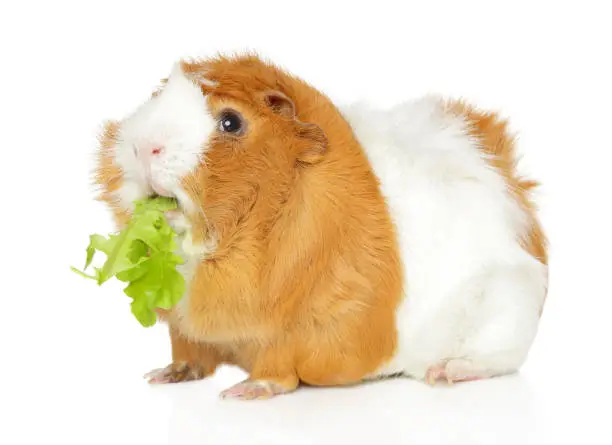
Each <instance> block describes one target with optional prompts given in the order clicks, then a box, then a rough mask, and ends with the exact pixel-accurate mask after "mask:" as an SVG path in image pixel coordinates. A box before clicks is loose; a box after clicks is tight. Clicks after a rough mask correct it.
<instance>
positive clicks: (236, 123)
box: [219, 110, 244, 134]
mask: <svg viewBox="0 0 612 445" xmlns="http://www.w3.org/2000/svg"><path fill="white" fill-rule="evenodd" d="M243 128H244V122H243V119H242V117H241V116H240V115H239V114H238V113H236V112H235V111H230V110H226V111H224V112H222V113H221V116H220V117H219V130H220V131H222V132H223V133H231V134H239V133H241V132H242V130H243Z"/></svg>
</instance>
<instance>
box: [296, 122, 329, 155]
mask: <svg viewBox="0 0 612 445" xmlns="http://www.w3.org/2000/svg"><path fill="white" fill-rule="evenodd" d="M297 124H298V127H297V136H298V139H299V141H300V142H299V144H300V147H299V153H298V158H297V159H298V161H299V162H301V163H302V164H310V165H312V164H316V163H317V162H319V161H320V160H321V159H323V155H325V152H326V151H327V136H326V135H325V132H324V131H323V130H322V129H321V127H319V126H318V125H316V124H309V123H302V122H297Z"/></svg>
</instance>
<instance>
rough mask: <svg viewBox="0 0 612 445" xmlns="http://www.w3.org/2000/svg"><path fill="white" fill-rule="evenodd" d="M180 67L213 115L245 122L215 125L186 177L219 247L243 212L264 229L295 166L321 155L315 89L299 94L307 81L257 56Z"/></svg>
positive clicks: (322, 137)
mask: <svg viewBox="0 0 612 445" xmlns="http://www.w3.org/2000/svg"><path fill="white" fill-rule="evenodd" d="M182 69H183V71H184V72H185V73H186V75H187V76H188V77H189V78H190V79H192V80H193V81H194V82H195V83H197V84H198V85H200V87H201V89H202V93H203V95H205V96H206V100H207V102H208V107H209V109H210V111H211V113H212V115H213V117H214V118H215V119H216V120H218V121H221V120H222V118H223V116H225V115H227V113H230V114H231V115H232V116H234V118H236V117H237V118H239V119H240V121H241V122H242V128H241V130H240V131H239V132H237V133H234V134H233V133H231V132H224V131H220V130H219V129H218V130H217V132H216V133H215V134H214V135H213V136H212V137H211V139H210V140H209V141H208V144H207V149H206V153H205V157H204V160H203V163H202V165H201V166H200V168H198V170H197V171H196V172H194V173H193V174H192V175H190V176H189V177H188V178H185V180H184V181H183V185H184V186H185V189H186V190H187V191H188V193H189V194H190V196H191V197H192V199H193V200H194V201H195V202H198V203H202V207H203V209H204V212H202V213H205V215H206V219H207V223H209V224H210V225H211V227H210V228H209V229H211V230H213V231H214V232H215V235H216V236H217V237H218V238H219V240H220V242H221V244H220V245H219V248H220V250H218V254H219V252H223V251H224V250H223V246H224V245H227V244H231V242H232V240H233V239H234V238H233V236H234V235H232V234H234V233H239V232H240V229H239V226H240V225H244V224H246V221H247V219H249V220H252V221H258V222H257V225H258V226H259V227H260V228H264V229H265V227H267V226H269V225H270V224H272V223H273V221H274V219H275V218H276V217H277V215H278V213H279V212H280V209H281V207H282V205H283V203H284V202H285V201H286V199H287V195H288V194H289V191H290V190H291V188H292V184H293V183H294V182H295V180H296V177H297V175H298V174H299V173H298V171H299V170H300V169H304V168H307V166H309V165H313V164H316V163H318V162H320V161H321V160H322V159H323V157H324V155H325V152H326V150H327V146H328V140H327V136H326V134H325V132H324V131H323V129H322V128H321V127H320V126H318V125H316V124H315V123H313V122H311V121H309V120H308V119H309V118H310V117H312V116H309V115H308V110H309V109H311V108H312V106H311V103H310V99H312V94H309V95H308V96H307V97H308V98H309V99H308V100H304V97H305V96H306V92H305V91H300V90H299V87H301V88H303V89H305V88H309V87H307V86H306V85H305V84H302V83H300V82H298V81H296V80H295V79H293V78H291V77H290V76H289V75H288V74H286V73H284V72H282V71H280V70H279V69H278V68H276V67H274V66H272V65H268V64H265V63H264V62H262V61H261V60H260V59H257V58H254V57H250V56H246V57H239V58H235V59H230V58H223V57H220V58H217V59H207V60H205V61H201V62H186V61H184V62H182ZM309 91H310V90H309ZM256 202H257V205H256ZM247 214H248V218H247ZM196 224H198V225H200V226H202V225H203V224H204V222H203V221H199V222H196ZM198 232H200V230H199V231H198ZM205 232H206V231H205V230H204V228H202V230H201V233H205Z"/></svg>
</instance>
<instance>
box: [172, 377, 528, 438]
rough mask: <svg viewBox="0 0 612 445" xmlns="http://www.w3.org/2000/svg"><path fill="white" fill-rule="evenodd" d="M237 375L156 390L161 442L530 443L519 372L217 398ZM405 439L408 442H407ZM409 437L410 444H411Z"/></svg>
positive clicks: (524, 388) (524, 383)
mask: <svg viewBox="0 0 612 445" xmlns="http://www.w3.org/2000/svg"><path fill="white" fill-rule="evenodd" d="M242 377H243V375H242V374H241V373H239V372H237V371H234V370H233V369H229V368H225V369H222V370H221V371H220V372H218V373H217V375H216V376H215V377H214V378H213V379H209V380H206V381H202V382H196V383H189V384H184V385H180V386H178V385H175V386H173V387H166V389H163V392H164V393H165V395H167V396H168V397H169V398H170V399H171V403H172V412H171V415H170V425H169V430H168V433H169V443H177V444H183V445H188V444H196V443H197V444H202V443H206V444H217V443H218V444H227V443H232V444H233V443H236V444H240V443H249V444H259V443H262V444H263V443H266V444H276V443H278V444H328V443H329V444H340V443H344V441H346V440H348V438H350V442H351V443H353V444H354V443H364V444H365V443H372V444H374V443H377V441H378V440H380V439H381V438H386V439H394V440H399V443H424V442H423V441H424V440H425V441H426V443H445V444H446V443H470V444H477V443H508V444H510V443H512V444H524V443H529V442H530V432H531V431H533V429H534V417H533V397H532V392H531V389H530V387H529V384H528V383H527V381H526V380H525V378H524V377H522V376H521V375H513V376H508V377H503V378H498V379H492V380H489V381H483V382H472V383H469V384H457V385H453V386H452V387H449V386H447V385H442V384H441V385H439V386H437V387H434V388H432V387H429V386H426V385H424V384H422V383H419V382H415V381H411V380H408V379H394V380H389V381H383V382H376V383H371V384H367V385H360V386H355V387H351V388H330V389H320V388H300V390H299V391H297V392H295V393H293V394H290V395H285V396H281V397H276V398H274V399H270V400H266V401H255V402H240V401H228V400H220V399H219V398H218V397H217V393H218V392H219V391H220V390H221V389H223V388H224V387H225V386H227V385H230V384H232V383H234V382H235V381H238V380H240V379H241V378H242ZM411 441H412V442H411ZM414 441H417V442H414Z"/></svg>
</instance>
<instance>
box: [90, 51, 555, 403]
mask: <svg viewBox="0 0 612 445" xmlns="http://www.w3.org/2000/svg"><path fill="white" fill-rule="evenodd" d="M507 127H508V125H507V121H506V120H505V119H502V118H500V117H499V116H498V114H497V113H495V112H492V111H481V110H478V109H477V108H476V107H474V106H472V105H469V104H467V103H465V102H463V101H457V100H453V99H449V98H445V97H443V96H441V97H438V96H426V97H424V98H420V99H418V100H414V101H411V102H405V103H402V104H400V105H397V106H395V107H391V108H388V109H374V108H370V107H367V106H364V105H352V106H346V107H338V106H336V105H335V104H334V103H332V101H331V100H330V99H329V98H328V97H327V96H326V95H325V94H323V93H322V92H320V91H318V90H317V89H315V88H314V87H312V86H310V85H309V84H308V83H306V82H305V81H304V80H302V79H300V78H298V77H296V76H295V75H293V74H290V73H289V72H287V71H285V70H283V69H281V68H280V67H278V66H276V65H275V64H273V63H272V62H270V61H267V60H264V59H262V58H261V57H259V56H257V55H253V54H247V55H238V56H232V57H226V56H216V57H213V58H207V59H189V60H187V59H182V60H180V61H178V62H177V63H175V64H174V66H173V68H172V70H171V72H170V74H169V76H168V77H167V78H165V79H163V80H162V82H161V86H160V87H159V88H158V89H157V90H155V91H153V92H152V94H151V97H150V98H149V99H148V100H147V101H146V102H145V103H143V104H142V105H140V106H139V107H137V108H136V109H135V111H133V113H131V114H130V115H128V116H127V117H125V118H124V119H122V120H119V121H110V122H108V123H106V125H105V127H104V130H103V132H102V135H101V138H100V146H99V151H98V153H99V156H98V157H97V166H96V174H95V181H96V183H97V184H98V185H99V186H100V195H99V199H101V200H102V201H103V202H104V203H106V205H107V206H108V207H109V208H110V209H111V210H112V213H113V215H114V218H115V220H116V222H117V225H118V227H121V226H122V225H124V224H125V223H126V221H128V219H129V217H130V214H131V211H132V203H133V201H134V200H136V199H141V198H145V197H147V196H155V195H161V196H169V197H175V198H176V199H177V201H178V203H179V211H178V212H175V213H174V214H172V215H169V218H170V221H171V223H172V224H173V226H174V227H175V229H176V231H177V233H178V236H179V237H180V239H181V248H180V254H181V255H182V256H183V258H185V263H184V264H182V265H181V266H180V267H181V273H183V274H184V276H185V279H186V282H187V291H186V293H185V295H184V296H183V297H182V299H181V301H180V302H179V303H178V304H177V305H176V306H175V307H174V308H172V309H171V310H169V311H167V312H160V320H162V321H163V322H165V323H167V325H168V328H169V336H170V342H171V346H172V363H171V364H170V365H168V366H167V367H164V368H160V369H157V370H154V371H152V372H151V373H149V374H147V378H148V379H149V382H151V383H170V382H180V381H186V380H195V379H201V378H204V377H207V376H210V375H212V374H213V373H214V372H215V369H216V368H217V367H218V366H219V365H222V364H229V365H235V366H238V367H240V368H242V369H243V370H245V371H246V372H247V373H248V375H249V377H248V378H247V379H246V380H244V381H242V382H239V383H237V384H236V385H234V386H232V387H231V388H228V389H226V390H224V391H223V392H222V393H221V396H222V397H224V398H236V399H246V400H249V399H262V398H269V397H272V396H275V395H278V394H286V393H289V392H292V391H294V390H296V389H297V388H298V387H299V386H300V384H306V385H311V386H326V387H330V386H343V385H354V384H358V383H360V382H365V381H368V380H372V379H380V378H385V377H399V376H405V377H408V378H412V379H416V380H420V381H423V382H424V383H429V384H435V383H436V382H438V381H446V382H450V383H453V382H466V381H472V380H478V379H487V378H491V377H496V376H503V375H507V374H510V373H515V372H518V370H519V368H520V367H521V366H522V365H523V363H524V362H525V360H526V358H527V355H528V352H529V350H530V348H531V345H532V343H533V341H534V339H535V336H536V333H537V329H538V325H539V321H540V317H541V313H542V309H543V305H544V302H545V299H546V294H547V288H548V260H547V241H546V238H545V234H544V233H543V229H542V227H541V224H540V222H539V220H538V217H537V214H536V213H537V209H536V206H535V204H534V199H533V196H532V191H533V190H534V188H535V187H537V186H538V183H537V182H536V181H533V180H531V179H529V178H525V177H523V176H520V175H519V173H518V172H517V168H516V161H517V159H516V154H515V141H514V137H513V135H511V134H510V133H509V130H508V128H507Z"/></svg>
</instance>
